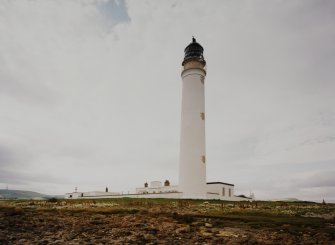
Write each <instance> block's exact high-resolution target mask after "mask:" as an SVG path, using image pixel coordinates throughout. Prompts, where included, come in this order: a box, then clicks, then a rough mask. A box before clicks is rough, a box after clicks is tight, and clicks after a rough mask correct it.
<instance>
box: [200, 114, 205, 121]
mask: <svg viewBox="0 0 335 245" xmlns="http://www.w3.org/2000/svg"><path fill="white" fill-rule="evenodd" d="M200 117H201V119H202V120H205V113H203V112H200Z"/></svg>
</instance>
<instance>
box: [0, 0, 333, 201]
mask: <svg viewBox="0 0 335 245" xmlns="http://www.w3.org/2000/svg"><path fill="white" fill-rule="evenodd" d="M334 13H335V1H332V0H329V1H325V0H315V1H312V0H306V1H305V0H300V1H298V0H297V1H288V0H287V1H277V0H273V1H267V0H263V1H242V0H241V1H239V0H231V1H222V0H218V1H214V0H210V1H157V0H156V1H122V0H119V1H118V0H114V1H113V0H111V1H107V0H101V1H99V0H83V1H79V0H72V1H65V0H64V1H60V0H59V1H56V0H55V1H51V0H50V1H46V0H29V1H28V0H26V1H25V0H22V1H15V0H12V1H11V0H7V1H1V2H0V189H1V188H6V186H7V185H8V187H9V188H10V189H24V190H34V191H39V192H42V193H47V194H64V193H65V192H70V191H73V190H74V188H75V187H78V190H79V191H90V190H104V188H105V187H106V186H108V187H109V189H110V191H120V192H121V191H123V192H127V191H134V189H135V187H138V186H142V185H143V183H144V182H145V181H152V180H161V181H164V180H165V179H169V180H170V181H171V182H172V184H177V183H178V161H179V134H180V112H181V77H180V72H181V68H182V67H181V62H182V59H183V55H184V53H183V51H184V48H185V47H186V46H187V45H188V44H189V43H190V42H191V38H192V35H194V36H195V37H196V38H197V41H198V42H199V43H200V44H201V45H202V46H203V47H204V49H205V50H204V55H205V59H206V61H207V69H208V70H207V71H208V72H207V77H206V82H205V85H206V135H207V142H206V144H207V157H206V158H207V180H208V181H223V182H228V183H233V184H235V192H236V194H249V192H254V193H255V195H256V197H257V198H260V199H270V198H286V197H296V198H300V199H303V200H316V201H321V200H322V199H323V198H325V200H326V201H327V200H329V201H330V200H333V201H335V81H334V78H335V46H334V43H335V14H334Z"/></svg>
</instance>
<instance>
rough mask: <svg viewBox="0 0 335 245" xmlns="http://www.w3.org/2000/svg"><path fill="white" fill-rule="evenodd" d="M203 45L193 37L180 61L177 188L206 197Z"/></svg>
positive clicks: (184, 196)
mask: <svg viewBox="0 0 335 245" xmlns="http://www.w3.org/2000/svg"><path fill="white" fill-rule="evenodd" d="M203 51H204V49H203V47H202V46H201V45H200V44H199V43H198V42H197V41H196V40H195V38H194V37H193V38H192V42H191V43H190V44H189V45H188V46H187V47H186V48H185V51H184V52H185V56H184V60H183V62H182V66H183V70H182V72H181V77H182V106H181V133H180V159H179V161H180V162H179V191H180V192H182V196H183V198H193V199H195V198H199V199H204V198H206V144H205V76H206V69H205V68H206V61H205V59H204V57H203Z"/></svg>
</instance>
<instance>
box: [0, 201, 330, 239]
mask: <svg viewBox="0 0 335 245" xmlns="http://www.w3.org/2000/svg"><path fill="white" fill-rule="evenodd" d="M45 220H50V222H51V223H52V225H53V226H52V227H51V228H50V227H49V226H50V222H49V223H48V222H47V223H46V222H45ZM73 222H75V224H77V225H74V223H73ZM8 223H10V224H11V227H7V226H6V224H8ZM25 223H27V227H28V226H29V227H30V226H32V227H35V230H34V229H33V230H32V229H30V228H29V229H27V230H22V229H21V230H20V229H19V230H17V229H14V228H15V224H17V225H18V227H21V228H22V227H24V224H25ZM54 224H58V225H56V228H55V225H54ZM40 226H41V227H43V226H45V227H44V228H38V227H40ZM161 226H164V227H165V228H164V229H163V228H162V229H163V230H160V228H159V227H161ZM0 227H5V229H3V231H2V233H3V234H1V232H0V237H6V236H5V234H6V235H7V237H6V238H5V239H4V240H3V241H1V240H0V243H1V244H2V243H4V244H7V243H6V242H8V244H12V243H15V242H13V241H12V240H11V239H12V238H13V239H14V238H15V237H16V238H17V237H22V239H26V240H22V241H21V242H20V243H27V242H28V243H29V242H33V241H32V240H29V239H33V238H32V237H34V236H29V234H35V233H38V232H40V237H39V239H42V238H45V239H49V238H50V237H51V238H52V239H55V237H54V236H55V235H56V234H58V236H59V237H58V238H59V239H60V244H61V243H64V242H66V241H69V240H68V239H70V238H71V237H72V235H71V234H72V233H75V234H77V233H78V232H79V233H80V231H81V233H80V234H82V235H80V236H79V235H78V238H77V239H79V241H82V239H84V238H85V239H86V235H87V237H90V239H91V240H90V242H92V243H99V242H101V241H100V240H99V239H100V238H101V236H96V234H95V232H96V231H97V230H102V231H106V232H107V231H110V233H108V234H109V235H106V234H105V235H104V236H102V237H107V238H108V239H109V240H108V239H107V240H108V242H111V241H114V240H115V238H117V239H118V240H117V241H118V242H120V243H127V242H128V243H141V242H139V241H142V242H143V243H147V242H153V243H154V241H156V240H157V239H159V240H161V241H170V242H175V241H180V242H181V244H182V241H189V239H196V240H194V241H203V242H204V243H206V242H215V243H221V242H223V241H230V242H232V243H234V244H235V243H236V244H239V243H243V242H245V241H248V242H249V243H251V244H252V242H250V241H254V243H256V244H262V243H266V242H265V240H267V244H271V241H273V243H274V244H280V243H282V242H283V241H285V243H286V242H287V241H290V242H288V243H292V244H296V243H308V244H314V243H315V244H317V243H319V244H320V241H321V243H325V244H327V243H333V242H334V241H335V204H318V203H312V202H262V201H257V202H227V201H218V200H211V201H203V200H175V199H131V198H122V199H77V200H57V199H51V200H49V201H35V200H30V201H28V200H11V201H9V200H7V201H4V200H3V201H0ZM84 227H86V228H87V227H90V229H91V230H87V231H86V230H85V229H86V228H84ZM148 227H151V228H150V229H154V230H155V229H156V230H155V231H152V230H150V229H149V228H148ZM153 227H154V228H153ZM48 229H51V230H50V232H49V233H45V231H47V230H48ZM83 229H84V230H85V232H86V233H85V232H83V231H82V230H83ZM18 232H19V233H18ZM150 232H151V233H152V234H151V233H150ZM79 233H78V234H79ZM85 234H86V235H85ZM48 237H49V238H48ZM16 238H15V239H16ZM51 238H50V239H51ZM112 238H113V239H114V240H113V239H112ZM34 239H35V238H34ZM87 239H88V238H87ZM92 239H93V240H92ZM94 239H95V240H94ZM110 239H112V240H110ZM155 239H156V240H155ZM176 239H178V240H176ZM184 239H185V240H184ZM269 239H270V243H269ZM9 241H11V242H9Z"/></svg>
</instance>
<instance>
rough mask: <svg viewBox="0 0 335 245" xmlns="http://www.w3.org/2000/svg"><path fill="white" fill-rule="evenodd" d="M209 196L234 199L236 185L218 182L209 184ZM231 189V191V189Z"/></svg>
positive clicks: (207, 186)
mask: <svg viewBox="0 0 335 245" xmlns="http://www.w3.org/2000/svg"><path fill="white" fill-rule="evenodd" d="M206 188H207V198H209V199H210V198H213V199H220V200H233V199H234V186H233V185H228V184H223V183H217V184H207V185H206ZM229 190H230V191H229ZM229 193H230V195H229Z"/></svg>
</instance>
